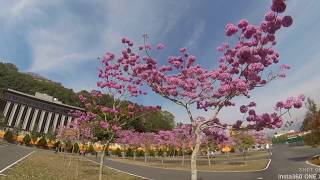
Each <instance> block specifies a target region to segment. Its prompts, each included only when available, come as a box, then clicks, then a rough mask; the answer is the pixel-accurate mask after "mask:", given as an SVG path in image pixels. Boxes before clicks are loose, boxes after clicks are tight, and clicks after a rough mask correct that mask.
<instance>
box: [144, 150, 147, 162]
mask: <svg viewBox="0 0 320 180" xmlns="http://www.w3.org/2000/svg"><path fill="white" fill-rule="evenodd" d="M147 156H148V153H147V151H146V152H144V163H147Z"/></svg>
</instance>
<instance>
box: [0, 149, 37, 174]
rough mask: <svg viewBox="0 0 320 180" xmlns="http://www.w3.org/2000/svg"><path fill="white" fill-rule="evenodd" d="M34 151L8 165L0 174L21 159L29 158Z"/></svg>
mask: <svg viewBox="0 0 320 180" xmlns="http://www.w3.org/2000/svg"><path fill="white" fill-rule="evenodd" d="M34 152H35V151H32V152H30V153H29V154H27V155H25V156H23V157H22V158H20V159H18V160H17V161H15V162H13V163H12V164H10V165H9V166H7V167H5V168H3V169H2V170H1V171H0V174H1V173H3V172H4V171H5V170H7V169H9V168H10V167H12V166H14V165H15V164H17V163H18V162H20V161H22V160H23V159H25V158H26V157H28V156H30V155H31V154H33V153H34Z"/></svg>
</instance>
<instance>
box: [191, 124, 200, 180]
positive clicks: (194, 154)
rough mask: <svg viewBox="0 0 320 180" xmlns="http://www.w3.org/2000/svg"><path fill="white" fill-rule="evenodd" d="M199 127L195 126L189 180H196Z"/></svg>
mask: <svg viewBox="0 0 320 180" xmlns="http://www.w3.org/2000/svg"><path fill="white" fill-rule="evenodd" d="M200 133H201V132H200V127H199V125H197V127H196V129H195V135H196V144H195V146H194V149H193V151H192V154H191V180H197V154H198V152H199V149H200V143H201V134H200Z"/></svg>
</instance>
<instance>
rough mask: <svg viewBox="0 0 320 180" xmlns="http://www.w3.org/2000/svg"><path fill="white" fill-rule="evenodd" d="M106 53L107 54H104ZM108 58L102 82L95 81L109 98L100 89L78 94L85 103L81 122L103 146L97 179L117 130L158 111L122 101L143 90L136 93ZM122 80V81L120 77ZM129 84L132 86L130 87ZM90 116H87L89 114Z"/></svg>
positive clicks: (105, 62)
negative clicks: (106, 98)
mask: <svg viewBox="0 0 320 180" xmlns="http://www.w3.org/2000/svg"><path fill="white" fill-rule="evenodd" d="M107 56H108V55H107ZM108 59H109V58H108V57H105V58H104V59H103V60H102V64H103V66H102V67H103V69H104V70H102V69H100V73H99V77H100V78H101V79H102V81H99V82H98V83H97V84H98V86H99V87H101V88H102V89H103V90H104V91H105V93H106V94H107V96H108V97H110V101H111V102H108V104H105V103H104V102H103V101H102V99H103V97H105V96H106V95H104V94H103V93H102V92H101V91H96V90H94V91H92V92H91V93H90V96H84V95H80V96H79V98H80V100H81V101H82V102H83V103H84V104H85V107H86V111H87V113H85V115H84V116H83V117H82V118H84V120H81V121H80V122H81V123H83V124H85V125H88V124H89V126H87V127H91V129H90V132H91V134H92V136H93V140H94V141H99V142H100V143H101V144H102V145H103V148H102V153H101V158H100V170H99V179H101V178H102V169H103V161H104V157H105V151H106V149H108V147H109V145H110V143H112V142H114V140H115V137H116V134H117V133H118V132H120V131H121V130H122V129H123V127H125V126H126V125H127V124H128V123H129V122H130V121H132V120H135V119H139V118H141V117H143V116H144V115H146V114H147V113H152V112H154V111H158V110H159V107H152V106H139V105H137V104H132V103H129V102H127V101H125V99H126V98H128V97H135V96H138V95H140V94H142V92H140V91H139V92H136V91H135V90H134V89H132V87H135V86H134V85H130V83H133V84H134V83H135V81H129V80H128V79H126V78H125V77H122V76H120V75H119V73H117V70H115V69H117V66H116V67H113V68H111V69H110V66H109V65H108V63H110V62H109V61H108ZM117 78H119V79H118V80H116V79H117ZM120 79H121V80H120ZM128 86H130V87H131V88H129V87H128ZM88 116H89V117H88Z"/></svg>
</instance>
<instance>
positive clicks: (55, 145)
mask: <svg viewBox="0 0 320 180" xmlns="http://www.w3.org/2000/svg"><path fill="white" fill-rule="evenodd" d="M60 144H61V142H60V141H57V142H55V143H54V145H53V146H54V147H59V146H60Z"/></svg>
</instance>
